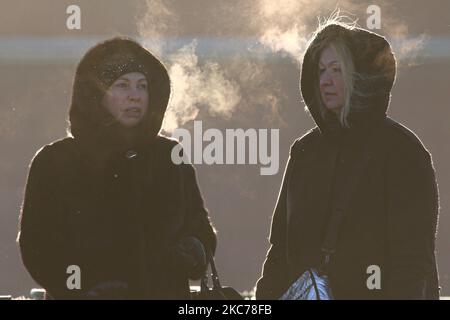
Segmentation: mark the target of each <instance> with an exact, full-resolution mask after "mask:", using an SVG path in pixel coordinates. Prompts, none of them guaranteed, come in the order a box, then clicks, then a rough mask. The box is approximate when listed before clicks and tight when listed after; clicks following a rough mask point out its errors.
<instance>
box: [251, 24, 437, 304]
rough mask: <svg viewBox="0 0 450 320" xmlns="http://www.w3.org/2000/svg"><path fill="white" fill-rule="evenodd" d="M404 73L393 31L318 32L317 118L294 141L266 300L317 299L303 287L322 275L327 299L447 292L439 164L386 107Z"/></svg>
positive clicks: (313, 107) (311, 101)
mask: <svg viewBox="0 0 450 320" xmlns="http://www.w3.org/2000/svg"><path fill="white" fill-rule="evenodd" d="M395 73H396V61H395V58H394V55H393V53H392V50H391V47H390V45H389V43H388V42H387V41H386V39H385V38H383V37H381V36H379V35H377V34H375V33H372V32H369V31H366V30H363V29H360V28H356V27H353V26H350V25H346V24H342V23H338V22H328V23H326V24H325V25H324V26H322V27H320V28H319V29H318V30H317V32H316V33H315V35H314V37H313V39H312V40H311V42H310V44H309V46H308V49H307V51H306V53H305V56H304V60H303V67H302V73H301V83H300V86H301V92H302V95H303V99H304V102H305V104H306V107H307V109H308V111H309V113H310V114H311V116H312V118H313V119H314V121H315V123H316V125H317V126H316V127H315V128H313V129H311V130H310V131H309V132H307V133H306V134H305V135H303V136H302V137H301V138H299V139H297V141H295V143H294V144H293V145H292V147H291V151H290V158H289V161H288V164H287V168H286V171H285V175H284V178H283V184H282V187H281V191H280V194H279V197H278V202H277V205H276V208H275V210H274V214H273V220H272V227H271V233H270V249H269V251H268V254H267V258H266V261H265V262H264V267H263V273H262V277H261V278H260V279H259V280H258V283H257V291H256V297H257V298H258V299H279V298H283V299H289V297H291V298H293V299H305V296H304V292H303V293H302V294H301V295H298V296H296V295H295V294H294V295H291V293H292V292H291V291H292V286H293V285H298V284H299V281H300V285H302V283H301V281H303V280H304V279H305V277H306V278H308V279H310V278H311V277H314V276H318V277H322V276H324V278H325V279H327V281H328V282H327V283H326V284H325V286H326V287H327V289H330V292H331V293H332V294H330V296H326V295H325V298H332V299H437V298H438V297H439V289H438V276H437V267H436V259H435V236H436V228H437V219H438V211H439V201H438V189H437V183H436V179H435V171H434V168H433V163H432V160H431V156H430V153H429V152H428V150H427V149H426V148H425V147H424V146H423V144H422V142H421V141H420V139H419V138H418V137H417V136H416V135H415V134H414V133H413V132H412V131H410V130H409V129H408V128H406V127H405V126H403V125H401V124H399V123H398V122H396V121H394V120H392V119H390V118H389V117H387V115H386V113H387V109H388V107H389V104H390V94H391V88H392V86H393V83H394V80H395ZM305 272H307V273H305ZM310 272H312V273H310ZM314 272H315V273H314ZM302 276H303V278H302ZM297 279H298V280H297ZM319 280H320V279H319ZM288 289H289V290H291V291H289V290H288ZM319 293H320V292H317V295H315V297H316V298H319ZM313 299H314V298H313Z"/></svg>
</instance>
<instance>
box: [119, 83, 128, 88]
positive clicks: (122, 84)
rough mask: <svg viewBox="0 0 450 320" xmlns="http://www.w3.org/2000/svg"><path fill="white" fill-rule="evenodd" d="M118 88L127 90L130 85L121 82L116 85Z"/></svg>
mask: <svg viewBox="0 0 450 320" xmlns="http://www.w3.org/2000/svg"><path fill="white" fill-rule="evenodd" d="M116 87H118V88H127V87H128V84H127V83H125V82H119V83H117V84H116Z"/></svg>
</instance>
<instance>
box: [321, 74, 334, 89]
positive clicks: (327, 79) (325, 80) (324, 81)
mask: <svg viewBox="0 0 450 320" xmlns="http://www.w3.org/2000/svg"><path fill="white" fill-rule="evenodd" d="M330 84H331V75H330V73H329V72H328V71H325V72H324V73H323V74H322V75H321V76H320V86H325V85H330Z"/></svg>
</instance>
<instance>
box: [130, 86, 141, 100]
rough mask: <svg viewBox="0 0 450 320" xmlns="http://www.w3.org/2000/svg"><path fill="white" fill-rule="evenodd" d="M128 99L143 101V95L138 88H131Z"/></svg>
mask: <svg viewBox="0 0 450 320" xmlns="http://www.w3.org/2000/svg"><path fill="white" fill-rule="evenodd" d="M128 99H130V100H133V101H137V100H140V99H141V93H140V91H139V89H138V88H133V87H132V88H130V92H129V93H128Z"/></svg>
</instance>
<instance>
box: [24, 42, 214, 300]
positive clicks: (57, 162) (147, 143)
mask: <svg viewBox="0 0 450 320" xmlns="http://www.w3.org/2000/svg"><path fill="white" fill-rule="evenodd" d="M106 49H107V50H106ZM122 51H123V52H128V53H129V54H130V55H132V56H138V57H139V58H140V61H141V62H142V61H143V64H144V66H145V68H146V70H147V71H148V74H150V76H151V77H152V79H148V82H149V91H151V90H153V91H151V92H150V94H149V95H150V97H152V98H153V99H152V102H151V105H150V106H149V112H148V113H147V114H148V116H147V117H146V118H145V119H144V120H142V123H141V124H140V125H139V127H138V128H137V129H136V130H137V133H136V135H135V136H134V139H132V140H127V139H124V138H122V137H123V136H122V135H121V132H122V131H121V130H123V128H121V127H120V126H119V125H118V124H114V125H112V126H111V125H103V123H104V119H107V118H108V117H109V115H108V114H107V113H106V110H104V109H101V108H99V106H98V105H97V104H96V100H95V99H96V95H98V92H96V89H95V88H93V86H95V84H94V83H91V82H89V80H86V79H89V77H91V78H92V77H93V78H95V75H94V76H93V75H92V72H93V70H95V69H94V68H92V66H97V65H100V64H101V61H103V60H108V59H107V58H110V55H111V54H112V53H117V52H122ZM125 56H126V55H125ZM155 88H156V89H155ZM89 90H90V91H89ZM86 92H89V93H90V95H86ZM169 95H170V82H169V80H168V75H167V72H166V71H165V69H164V67H163V66H162V64H160V63H159V61H157V60H156V59H155V58H154V57H153V56H152V55H151V54H150V53H149V52H148V51H146V50H145V49H143V48H142V47H139V45H136V43H134V42H131V41H129V40H123V39H115V40H112V41H107V42H105V43H103V44H99V45H98V46H97V47H95V48H94V49H93V50H91V51H90V52H89V53H88V54H87V55H86V56H85V57H84V58H83V60H82V61H81V62H80V65H79V67H78V69H77V75H76V77H75V84H74V90H73V98H72V106H71V118H70V120H71V131H72V135H73V137H68V138H65V139H62V140H59V141H56V142H54V143H51V144H49V145H46V146H44V147H43V148H42V149H41V150H40V151H39V152H38V153H37V154H36V156H35V157H34V159H33V160H32V164H31V167H30V170H29V175H28V180H27V184H26V191H25V198H24V202H23V207H22V212H21V219H20V233H19V244H20V250H21V255H22V259H23V263H24V265H25V267H26V268H27V270H28V271H29V273H30V274H31V276H32V277H33V279H34V280H35V281H36V282H37V283H38V284H40V285H41V286H42V287H44V288H45V289H46V290H47V293H48V294H49V296H51V297H53V298H56V299H89V298H121V299H186V298H188V297H189V286H188V278H189V277H190V274H189V272H190V271H189V270H186V269H185V268H184V266H183V265H181V264H180V263H179V261H180V260H177V256H176V255H174V252H175V251H174V250H173V248H175V247H176V246H177V243H178V241H180V239H184V238H186V237H190V236H192V237H195V238H197V239H199V240H200V241H201V243H202V244H203V246H204V247H206V248H208V250H212V251H214V249H215V246H216V237H215V233H214V230H213V228H212V226H211V224H210V221H209V218H208V212H207V210H206V208H205V206H204V203H203V199H202V196H201V192H200V190H199V186H198V183H197V179H196V174H195V170H194V168H193V167H192V165H190V164H181V165H175V164H174V163H173V162H172V160H171V152H172V149H173V147H174V146H175V145H177V142H175V141H173V140H171V139H168V138H165V137H163V136H161V135H159V134H157V133H158V131H159V130H160V128H161V123H162V119H163V115H164V112H165V110H166V107H167V102H168V99H169ZM87 107H90V108H92V109H88V108H87ZM93 110H95V112H93ZM69 266H77V267H79V270H80V271H81V272H80V274H81V279H80V280H81V281H80V284H81V289H78V288H75V289H73V285H74V284H76V283H77V282H76V281H75V280H74V278H73V277H71V276H72V275H73V274H74V271H73V269H70V268H69ZM68 268H69V269H68ZM102 286H103V287H105V286H106V287H108V289H107V290H106V291H105V292H104V295H103V294H102V289H101V288H102ZM70 288H72V289H70ZM93 288H95V290H93ZM121 288H122V289H123V290H122V289H121ZM92 292H94V293H95V294H96V295H92Z"/></svg>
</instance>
